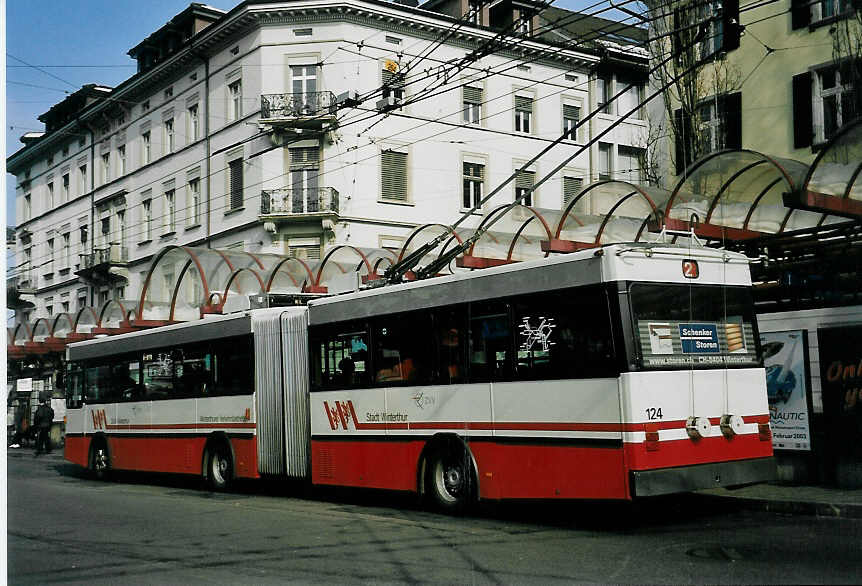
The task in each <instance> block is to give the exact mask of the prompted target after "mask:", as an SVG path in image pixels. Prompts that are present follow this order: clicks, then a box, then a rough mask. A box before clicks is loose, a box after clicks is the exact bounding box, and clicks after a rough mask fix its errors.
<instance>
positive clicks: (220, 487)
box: [206, 443, 233, 491]
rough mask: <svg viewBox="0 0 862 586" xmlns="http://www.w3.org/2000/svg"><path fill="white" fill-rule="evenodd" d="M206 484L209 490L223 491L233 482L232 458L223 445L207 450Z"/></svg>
mask: <svg viewBox="0 0 862 586" xmlns="http://www.w3.org/2000/svg"><path fill="white" fill-rule="evenodd" d="M206 462H207V470H206V471H207V484H208V485H209V487H210V489H211V490H215V491H224V490H227V489H228V487H230V483H231V481H232V480H233V458H232V456H231V453H230V449H228V448H227V446H225V445H224V444H223V443H216V444H213V445H211V446H210V447H209V448H207V458H206Z"/></svg>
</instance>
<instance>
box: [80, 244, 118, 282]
mask: <svg viewBox="0 0 862 586" xmlns="http://www.w3.org/2000/svg"><path fill="white" fill-rule="evenodd" d="M128 261H129V249H128V248H127V247H125V246H120V245H119V244H118V243H111V244H108V245H106V246H104V247H101V248H95V249H93V252H92V253H91V254H82V255H81V268H80V269H79V270H77V271H75V274H76V275H78V276H79V277H81V278H82V279H84V280H86V281H90V282H93V283H98V284H106V283H114V282H117V281H122V280H128V271H127V270H126V268H125V267H126V264H127V263H128Z"/></svg>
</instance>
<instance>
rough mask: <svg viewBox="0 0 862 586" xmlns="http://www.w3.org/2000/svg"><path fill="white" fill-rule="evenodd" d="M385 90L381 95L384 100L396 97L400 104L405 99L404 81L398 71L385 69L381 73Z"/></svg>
mask: <svg viewBox="0 0 862 586" xmlns="http://www.w3.org/2000/svg"><path fill="white" fill-rule="evenodd" d="M380 77H381V81H382V82H383V83H382V86H383V91H382V93H381V96H380V97H382V98H383V99H384V100H386V99H389V98H394V99H395V102H396V103H398V104H400V103H401V102H403V101H404V81H403V79H402V77H401V75H399V74H398V73H396V72H394V71H389V70H388V69H384V70H383V71H382V72H381V74H380Z"/></svg>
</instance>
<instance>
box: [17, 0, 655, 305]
mask: <svg viewBox="0 0 862 586" xmlns="http://www.w3.org/2000/svg"><path fill="white" fill-rule="evenodd" d="M442 12H443V11H438V12H435V11H431V10H424V9H422V8H414V7H409V6H404V5H400V4H393V3H388V2H373V1H369V0H307V1H293V2H245V3H243V4H240V5H239V6H237V7H236V8H234V9H233V10H231V11H230V12H226V13H225V12H222V11H219V10H216V9H213V8H211V7H208V6H204V5H200V4H193V5H191V6H190V7H189V8H188V9H187V10H185V11H183V12H182V13H181V14H179V15H177V16H176V17H174V18H173V19H172V20H171V22H170V23H168V25H166V26H165V27H164V28H163V29H160V30H159V31H157V32H155V33H153V35H151V36H150V37H149V38H148V39H147V40H145V41H144V42H142V43H141V44H140V45H138V46H137V47H135V48H134V49H132V50H131V51H130V55H132V57H133V58H135V59H137V60H138V63H139V71H138V73H137V74H135V75H134V76H132V77H131V78H130V79H128V80H127V81H125V82H123V83H122V84H121V85H120V86H119V87H117V88H106V87H101V86H95V85H93V86H85V87H84V88H82V89H81V90H79V91H78V92H76V94H74V95H72V96H70V97H68V98H67V99H66V100H64V102H62V103H60V104H58V105H57V106H55V107H54V108H52V110H51V111H49V112H48V113H46V114H45V115H43V116H42V117H40V120H42V121H43V122H45V124H46V131H45V133H44V134H41V135H40V134H35V135H29V136H26V137H24V139H23V140H24V142H25V146H24V148H22V149H21V150H20V151H18V152H17V153H15V154H13V155H12V156H11V157H9V159H8V160H7V167H8V169H9V171H10V172H11V173H13V174H15V175H16V177H17V189H16V205H17V216H16V218H17V221H16V223H17V226H16V233H15V235H16V243H15V249H16V256H17V263H18V268H17V270H16V271H15V272H14V273H13V274H12V276H11V278H12V280H13V287H14V288H15V290H16V291H17V292H18V293H19V294H21V299H24V300H27V301H29V302H30V303H32V306H31V305H30V303H22V304H20V306H19V307H18V308H17V314H16V321H19V322H27V321H29V322H32V321H33V320H34V319H36V318H39V317H51V316H56V315H58V314H60V313H73V312H76V311H78V310H80V309H81V308H82V307H86V306H90V307H94V308H97V307H99V306H101V305H103V304H104V303H105V302H107V301H108V300H109V299H128V300H137V299H138V298H139V296H140V292H141V289H142V286H143V282H142V281H143V279H144V278H145V276H146V274H147V271H148V269H149V267H150V264H151V262H152V260H153V258H154V257H155V256H156V255H157V254H158V252H159V251H160V250H162V249H164V248H165V247H166V246H169V245H190V246H208V247H211V248H220V249H221V248H225V249H242V250H246V251H248V252H270V253H280V254H286V255H293V256H297V257H299V258H303V259H308V260H310V261H313V260H315V259H319V258H321V257H322V256H323V255H325V254H326V251H327V250H329V249H330V248H331V247H333V246H336V245H339V244H351V245H354V246H357V247H369V248H400V247H401V245H402V244H403V242H404V240H405V239H406V238H407V236H408V235H409V234H410V233H411V232H412V231H413V230H414V229H415V228H416V227H417V226H420V225H423V224H427V223H441V224H452V223H453V222H454V221H456V220H457V219H458V218H459V217H461V216H462V214H463V213H465V212H467V211H469V209H470V208H471V207H473V205H474V204H477V203H478V202H479V201H480V200H481V199H482V197H483V196H485V195H487V194H488V193H489V192H490V191H491V190H492V189H494V188H496V187H497V186H498V185H500V184H501V183H503V182H504V181H505V180H506V179H507V178H508V177H509V176H510V175H511V174H512V173H513V172H514V171H516V170H517V169H519V168H520V167H522V166H523V165H524V164H525V163H527V162H528V161H529V160H530V159H531V158H532V157H533V156H534V155H535V154H536V153H538V152H539V151H540V150H541V149H543V148H544V147H545V146H547V145H548V144H549V143H550V142H551V141H553V140H555V139H556V138H558V137H559V136H560V135H561V134H563V132H565V131H566V130H567V129H571V128H573V127H574V126H575V125H576V124H578V122H579V121H580V120H582V119H583V118H585V117H586V116H587V115H588V114H589V113H590V112H592V111H593V110H595V109H597V108H600V107H601V106H602V105H603V103H604V101H606V100H607V98H608V96H611V95H613V94H614V93H615V91H616V90H618V89H622V87H624V86H625V85H627V84H628V83H629V81H631V80H632V79H634V80H635V81H636V83H635V87H634V89H633V90H631V91H630V92H628V93H627V95H625V96H623V97H622V98H621V99H622V100H624V101H625V100H628V102H633V103H634V104H636V103H637V100H638V99H639V96H642V95H643V85H641V81H637V80H638V79H641V78H642V79H643V81H644V82H645V74H646V58H645V54H644V53H643V52H642V51H639V50H636V49H632V50H630V51H629V50H627V49H626V48H625V47H623V48H620V45H618V44H617V45H614V46H615V47H616V49H615V50H614V51H613V59H608V55H609V53H610V51H607V50H605V49H603V48H602V45H601V42H600V41H599V42H591V43H589V45H584V46H580V45H579V44H578V43H576V42H567V43H566V44H565V45H562V44H553V43H549V42H546V41H543V40H541V38H540V37H538V36H534V35H530V34H528V33H527V32H523V34H522V36H520V37H509V38H508V40H507V41H506V42H504V43H503V44H499V43H497V44H495V45H494V50H493V51H489V52H488V54H487V55H485V56H483V57H481V58H480V59H478V60H475V61H470V60H467V59H465V57H467V56H468V55H469V54H470V53H471V52H472V51H474V50H476V49H480V48H482V47H484V46H486V43H488V42H489V41H492V40H493V39H494V38H495V36H496V35H497V31H496V30H495V29H494V28H493V27H489V26H482V25H481V24H463V23H461V24H458V23H457V19H454V18H452V17H450V16H446V15H445V14H443V13H442ZM482 17H483V18H485V17H487V15H486V14H483V15H482ZM475 20H481V19H479V18H477V19H475ZM497 28H499V27H497ZM528 28H529V27H528ZM635 32H637V31H635ZM617 43H619V40H618V39H617ZM609 63H613V64H619V63H622V64H623V65H624V67H623V68H622V69H620V71H619V72H616V71H614V70H613V67H614V66H613V65H608V64H609ZM632 71H634V72H635V74H634V77H633V74H632ZM626 103H627V102H626ZM601 109H602V110H603V111H602V112H601V113H600V114H598V115H596V116H595V117H594V118H593V119H592V120H591V121H589V122H588V123H585V124H583V125H581V126H580V127H579V128H578V129H577V131H576V132H572V133H571V134H570V135H569V136H568V138H567V139H566V140H564V141H562V142H561V143H560V144H559V145H558V146H556V147H555V148H554V149H552V150H551V151H550V152H549V153H548V154H547V155H545V156H543V157H542V158H541V159H539V160H538V161H536V162H535V163H534V164H532V165H531V166H529V167H528V168H527V169H526V170H525V171H524V172H523V173H521V174H519V175H518V177H517V178H516V179H515V181H512V182H511V183H510V184H508V185H507V186H506V187H505V188H503V189H502V190H501V191H500V192H499V193H497V194H496V195H495V196H494V197H493V198H492V199H491V201H489V202H486V203H485V204H484V205H483V206H482V210H484V211H486V212H487V211H488V210H490V209H492V208H493V207H495V206H496V205H499V204H502V203H508V202H511V201H513V199H515V197H516V194H520V191H519V190H524V189H526V188H529V187H530V186H531V185H533V184H535V183H536V182H538V181H539V180H540V179H542V178H543V177H545V175H547V174H549V173H550V172H551V171H552V170H553V169H555V168H556V167H558V166H559V165H561V164H562V167H561V168H560V170H559V171H556V172H555V173H554V174H553V175H552V176H551V177H550V178H549V179H548V180H547V181H546V182H545V183H544V184H542V185H541V186H540V187H539V188H538V189H536V191H535V192H533V193H531V194H530V195H529V196H528V198H527V200H526V201H525V202H524V203H528V204H529V205H532V206H534V207H538V208H546V209H557V210H559V209H561V208H562V207H563V206H564V203H565V201H567V200H568V199H569V198H571V197H572V196H573V194H574V193H576V192H577V191H578V190H579V188H580V186H581V185H585V184H587V183H590V182H591V181H596V180H599V179H603V178H614V179H621V180H624V181H631V182H638V181H639V179H640V176H639V163H638V160H639V150H640V149H642V148H643V147H642V145H644V144H645V140H646V123H645V121H643V120H641V119H640V116H638V115H635V116H632V117H630V118H629V119H628V120H627V121H626V122H624V123H623V124H620V125H619V126H618V127H617V128H615V129H614V130H613V131H611V132H610V133H608V134H607V135H606V136H603V137H602V138H601V139H600V140H599V141H597V142H596V143H595V144H592V145H591V146H589V147H588V148H583V149H582V147H583V145H586V144H587V143H588V142H589V141H590V140H591V139H592V138H593V137H594V136H597V134H598V133H599V132H601V131H602V130H603V129H604V128H607V127H608V126H609V125H610V124H612V123H613V122H615V121H616V119H617V117H618V116H619V114H620V113H622V112H624V111H625V110H624V108H623V106H622V105H617V106H615V107H602V108H601ZM579 150H582V151H583V152H581V153H580V154H576V153H578V151H579ZM568 159H571V160H568ZM567 160H568V161H567ZM565 161H567V162H565ZM564 162H565V163H564ZM579 207H580V208H581V209H580V211H581V212H584V213H602V212H605V211H607V210H605V209H602V202H600V201H590V200H589V199H586V200H585V201H582V202H579ZM480 220H481V212H479V213H475V214H474V216H473V217H471V218H470V220H468V225H469V226H477V225H478V223H479V222H480ZM178 277H179V275H176V274H170V272H166V273H165V274H164V275H161V279H162V280H163V282H162V283H153V284H152V285H151V286H156V287H165V288H168V287H172V286H173V283H174V281H175V280H176V279H177V278H178ZM166 290H167V289H166Z"/></svg>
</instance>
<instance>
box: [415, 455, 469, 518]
mask: <svg viewBox="0 0 862 586" xmlns="http://www.w3.org/2000/svg"><path fill="white" fill-rule="evenodd" d="M425 495H426V497H427V498H428V501H429V504H430V505H431V507H432V508H434V509H436V510H438V511H440V512H443V513H448V514H461V513H464V512H465V511H467V510H468V509H469V508H470V507H471V506H472V505H473V504H474V503H475V501H476V473H475V470H474V468H473V459H472V457H471V456H470V450H469V449H468V448H467V446H465V445H463V444H461V443H460V442H456V441H451V442H448V443H446V444H441V445H440V446H437V447H436V448H435V449H432V450H431V451H430V453H429V455H428V457H427V458H426V460H425Z"/></svg>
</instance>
